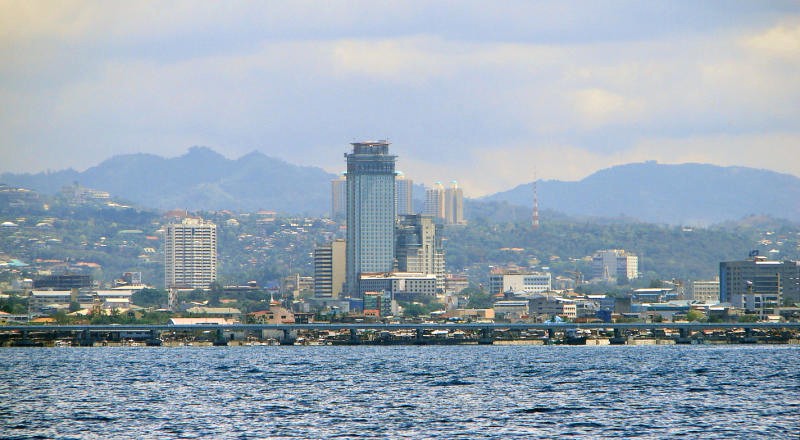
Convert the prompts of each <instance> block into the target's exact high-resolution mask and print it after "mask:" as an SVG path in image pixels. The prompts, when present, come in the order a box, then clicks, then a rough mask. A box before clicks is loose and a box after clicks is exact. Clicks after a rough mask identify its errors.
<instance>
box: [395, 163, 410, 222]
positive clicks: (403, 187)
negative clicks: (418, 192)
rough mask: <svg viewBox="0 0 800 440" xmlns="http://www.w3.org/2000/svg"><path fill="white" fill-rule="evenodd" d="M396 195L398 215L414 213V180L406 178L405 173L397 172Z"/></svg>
mask: <svg viewBox="0 0 800 440" xmlns="http://www.w3.org/2000/svg"><path fill="white" fill-rule="evenodd" d="M395 186H396V189H395V195H396V197H397V204H396V212H397V215H411V214H413V213H414V207H413V205H412V198H411V195H412V189H413V187H414V181H413V180H411V179H408V178H406V176H405V175H403V173H401V172H399V171H398V172H397V177H396V178H395Z"/></svg>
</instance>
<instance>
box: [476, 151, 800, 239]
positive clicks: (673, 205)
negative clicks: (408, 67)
mask: <svg viewBox="0 0 800 440" xmlns="http://www.w3.org/2000/svg"><path fill="white" fill-rule="evenodd" d="M537 192H538V196H539V205H540V208H542V209H553V210H556V211H560V212H563V213H565V214H568V215H579V216H592V217H620V216H628V217H634V218H637V219H639V220H641V221H647V222H653V223H669V224H686V225H695V226H704V225H708V224H713V223H719V222H722V221H726V220H733V219H739V218H742V217H744V216H747V215H751V214H759V215H761V214H764V215H769V216H771V217H775V218H783V219H787V220H793V221H797V220H800V203H798V202H797V200H800V178H798V177H795V176H791V175H788V174H782V173H777V172H774V171H768V170H761V169H756V168H748V167H741V166H731V167H722V166H717V165H711V164H702V163H685V164H659V163H657V162H655V161H647V162H638V163H630V164H624V165H617V166H613V167H610V168H605V169H602V170H599V171H597V172H595V173H593V174H591V175H589V176H587V177H585V178H584V179H582V180H580V181H577V182H560V181H539V182H538V184H537ZM483 199H484V200H489V201H506V202H508V203H511V204H515V205H520V206H526V207H530V206H532V200H533V197H532V187H531V184H530V183H528V184H524V185H519V186H517V187H516V188H514V189H512V190H509V191H505V192H501V193H497V194H493V195H490V196H487V197H484V198H483Z"/></svg>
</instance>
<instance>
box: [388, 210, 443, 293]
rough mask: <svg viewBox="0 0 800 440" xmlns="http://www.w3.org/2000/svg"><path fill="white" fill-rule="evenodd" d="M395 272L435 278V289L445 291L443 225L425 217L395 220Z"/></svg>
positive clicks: (429, 217) (399, 217)
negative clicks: (433, 276)
mask: <svg viewBox="0 0 800 440" xmlns="http://www.w3.org/2000/svg"><path fill="white" fill-rule="evenodd" d="M395 236H396V240H397V247H396V253H397V270H398V271H400V272H413V273H420V274H423V275H435V276H436V290H438V291H440V292H441V291H444V287H445V273H444V247H443V246H442V226H441V225H439V224H436V223H434V221H433V217H431V216H427V215H401V216H398V217H397V229H396V231H395Z"/></svg>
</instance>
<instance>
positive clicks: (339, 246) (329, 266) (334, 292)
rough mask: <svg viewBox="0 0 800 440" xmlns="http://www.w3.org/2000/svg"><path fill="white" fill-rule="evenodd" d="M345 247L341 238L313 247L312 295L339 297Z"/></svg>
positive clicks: (343, 274) (341, 287)
mask: <svg viewBox="0 0 800 440" xmlns="http://www.w3.org/2000/svg"><path fill="white" fill-rule="evenodd" d="M346 249H347V247H346V244H345V241H344V240H341V239H339V240H334V241H333V242H331V243H328V244H325V245H322V246H319V247H317V248H316V249H314V296H316V297H321V298H339V295H340V294H341V293H342V289H343V287H344V279H345V253H346Z"/></svg>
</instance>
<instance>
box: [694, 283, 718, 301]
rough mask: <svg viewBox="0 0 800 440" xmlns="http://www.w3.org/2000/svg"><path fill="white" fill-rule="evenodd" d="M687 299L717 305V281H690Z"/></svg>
mask: <svg viewBox="0 0 800 440" xmlns="http://www.w3.org/2000/svg"><path fill="white" fill-rule="evenodd" d="M689 299H690V300H692V301H694V302H699V303H703V304H717V303H719V280H712V281H692V290H691V295H690V297H689Z"/></svg>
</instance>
